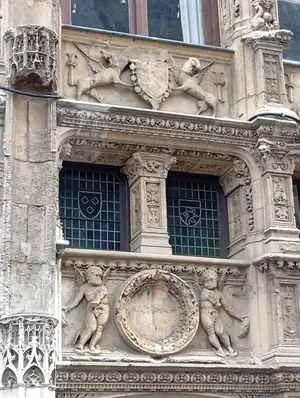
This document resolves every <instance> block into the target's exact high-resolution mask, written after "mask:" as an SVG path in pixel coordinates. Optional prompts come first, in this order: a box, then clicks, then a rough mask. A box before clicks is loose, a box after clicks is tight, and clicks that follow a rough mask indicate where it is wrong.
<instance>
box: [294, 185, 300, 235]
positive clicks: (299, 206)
mask: <svg viewBox="0 0 300 398" xmlns="http://www.w3.org/2000/svg"><path fill="white" fill-rule="evenodd" d="M293 193H294V206H295V220H296V227H297V228H298V229H300V180H299V181H294V184H293Z"/></svg>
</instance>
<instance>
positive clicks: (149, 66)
mask: <svg viewBox="0 0 300 398" xmlns="http://www.w3.org/2000/svg"><path fill="white" fill-rule="evenodd" d="M130 69H131V81H132V82H133V87H134V91H135V92H136V93H137V94H138V95H140V96H141V97H142V98H143V99H144V100H145V101H147V102H149V103H150V104H151V106H152V108H153V109H159V105H160V103H161V102H162V101H164V100H165V99H166V98H168V97H169V95H170V92H171V91H172V90H171V88H170V76H169V73H170V71H169V64H168V63H167V62H165V61H153V62H142V61H140V60H133V61H132V63H131V64H130Z"/></svg>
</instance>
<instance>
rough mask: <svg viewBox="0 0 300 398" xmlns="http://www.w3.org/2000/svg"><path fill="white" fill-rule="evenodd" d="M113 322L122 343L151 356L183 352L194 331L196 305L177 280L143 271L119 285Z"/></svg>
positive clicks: (196, 316) (167, 273)
mask: <svg viewBox="0 0 300 398" xmlns="http://www.w3.org/2000/svg"><path fill="white" fill-rule="evenodd" d="M115 316H116V317H115V321H116V325H117V328H118V330H119V332H120V333H121V335H122V336H123V338H124V339H125V341H126V342H127V343H128V344H130V345H131V346H132V347H134V348H135V349H137V350H139V351H142V352H146V353H148V354H150V355H152V356H164V355H168V354H174V353H176V352H178V351H181V350H183V349H184V348H185V347H186V346H187V345H188V344H189V343H190V342H191V340H192V339H193V337H194V336H195V334H196V332H197V329H198V322H199V310H198V303H197V300H196V298H195V295H194V293H193V291H192V289H191V288H190V287H189V286H188V285H187V284H186V283H185V282H184V281H183V280H182V279H181V278H179V277H178V276H176V275H174V274H172V273H170V272H167V271H162V270H155V269H153V270H145V271H141V272H138V273H137V274H135V275H133V276H132V277H130V278H129V279H127V281H125V283H124V284H123V285H122V287H121V290H120V292H119V295H118V297H117V300H116V307H115Z"/></svg>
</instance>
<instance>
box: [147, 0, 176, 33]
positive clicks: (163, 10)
mask: <svg viewBox="0 0 300 398" xmlns="http://www.w3.org/2000/svg"><path fill="white" fill-rule="evenodd" d="M148 29H149V36H151V37H160V38H163V39H171V40H178V41H183V34H182V22H181V13H180V1H179V0H175V1H174V0H148Z"/></svg>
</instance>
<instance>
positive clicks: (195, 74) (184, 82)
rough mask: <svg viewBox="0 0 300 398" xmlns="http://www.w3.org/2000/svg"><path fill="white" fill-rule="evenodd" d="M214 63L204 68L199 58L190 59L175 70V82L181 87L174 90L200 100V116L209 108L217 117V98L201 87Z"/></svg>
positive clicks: (198, 104)
mask: <svg viewBox="0 0 300 398" xmlns="http://www.w3.org/2000/svg"><path fill="white" fill-rule="evenodd" d="M213 63H214V62H210V63H209V64H208V65H206V66H204V67H203V68H202V67H201V62H200V60H199V59H198V58H189V59H188V60H187V61H185V63H184V64H183V66H182V68H181V69H178V68H176V69H177V70H175V80H176V82H177V84H179V87H175V88H173V91H179V90H182V91H184V92H186V93H187V94H189V95H191V96H192V97H195V98H196V99H197V100H198V102H197V106H198V112H197V114H198V115H200V113H202V112H204V111H206V110H207V109H208V108H211V109H212V110H213V116H215V115H216V110H217V103H218V100H217V98H216V97H215V96H214V95H213V94H210V93H209V92H207V91H205V90H203V88H202V87H201V85H200V84H201V82H202V80H203V77H204V75H205V73H206V72H207V71H208V69H209V68H210V67H211V66H212V64H213Z"/></svg>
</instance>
